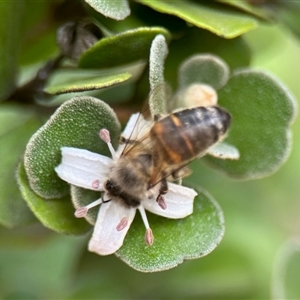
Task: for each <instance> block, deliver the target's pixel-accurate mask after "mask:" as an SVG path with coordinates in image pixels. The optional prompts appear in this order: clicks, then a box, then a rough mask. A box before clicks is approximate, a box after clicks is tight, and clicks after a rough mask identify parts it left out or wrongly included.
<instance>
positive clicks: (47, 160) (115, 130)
mask: <svg viewBox="0 0 300 300" xmlns="http://www.w3.org/2000/svg"><path fill="white" fill-rule="evenodd" d="M101 128H107V129H108V130H110V133H111V137H112V141H113V143H115V142H116V141H117V139H118V137H119V133H120V124H119V121H118V120H117V117H116V115H115V113H114V112H113V110H112V109H111V108H110V107H109V106H108V105H107V104H106V103H104V102H102V101H101V100H99V99H96V98H92V97H85V96H82V97H75V98H73V99H71V100H69V101H67V102H65V103H64V104H63V105H62V106H61V107H60V108H59V109H58V110H57V111H56V112H55V114H54V115H53V116H52V117H51V119H50V120H49V121H48V122H47V123H46V124H45V125H44V126H43V127H41V128H40V129H39V130H38V131H37V132H36V133H35V134H34V135H33V136H32V138H31V139H30V141H29V142H28V144H27V148H26V151H25V169H26V173H27V175H28V179H29V184H30V187H31V189H32V190H33V191H34V192H35V193H36V194H38V195H39V196H41V197H43V198H46V199H51V198H59V197H62V196H64V195H66V194H67V193H68V192H69V185H68V184H67V183H66V182H64V181H62V180H61V179H60V178H59V177H58V176H57V174H56V172H55V171H54V168H55V167H56V166H57V165H59V163H60V160H61V150H60V149H61V147H62V146H70V147H75V148H83V149H87V150H90V151H92V152H96V153H101V154H104V155H107V156H109V151H108V149H107V145H106V144H105V143H104V142H103V141H102V140H100V138H99V136H98V133H99V130H100V129H101Z"/></svg>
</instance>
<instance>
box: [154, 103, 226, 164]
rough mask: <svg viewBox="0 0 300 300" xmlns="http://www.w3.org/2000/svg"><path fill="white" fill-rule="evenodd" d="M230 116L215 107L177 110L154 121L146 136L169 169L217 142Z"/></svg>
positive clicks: (223, 132)
mask: <svg viewBox="0 0 300 300" xmlns="http://www.w3.org/2000/svg"><path fill="white" fill-rule="evenodd" d="M230 120H231V116H230V114H229V113H228V112H226V111H225V110H224V109H222V108H220V107H217V106H208V107H196V108H191V109H185V110H181V111H178V112H175V113H172V114H170V115H169V116H167V117H165V118H163V119H161V120H159V121H157V122H156V123H155V124H154V125H153V127H152V128H151V131H150V135H151V138H152V139H153V140H154V141H155V147H156V150H157V151H158V152H159V153H160V155H162V156H163V160H164V161H165V162H166V163H167V164H169V165H173V164H174V165H175V164H181V163H184V162H188V161H190V160H192V159H194V158H196V157H197V156H199V155H201V154H204V152H205V151H206V150H207V149H208V148H209V147H211V146H212V145H213V144H215V143H216V142H218V141H219V140H220V139H221V138H222V137H223V136H224V135H225V134H226V132H227V130H228V128H229V125H230Z"/></svg>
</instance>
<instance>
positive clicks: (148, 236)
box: [145, 228, 154, 246]
mask: <svg viewBox="0 0 300 300" xmlns="http://www.w3.org/2000/svg"><path fill="white" fill-rule="evenodd" d="M145 242H146V244H147V245H148V246H152V245H153V243H154V235H153V233H152V230H151V228H148V229H147V230H146V233H145Z"/></svg>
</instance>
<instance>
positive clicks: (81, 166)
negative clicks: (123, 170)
mask: <svg viewBox="0 0 300 300" xmlns="http://www.w3.org/2000/svg"><path fill="white" fill-rule="evenodd" d="M61 151H62V162H61V164H60V165H59V166H57V167H56V168H55V171H56V172H57V174H58V176H59V177H60V178H61V179H63V180H65V181H67V182H69V183H71V184H74V185H76V186H79V187H83V188H86V189H90V190H98V191H99V190H101V185H99V184H97V182H98V183H101V182H103V181H105V179H106V178H107V175H108V172H109V169H110V166H111V165H112V164H113V160H112V159H110V158H109V157H106V156H103V155H100V154H97V153H93V152H90V151H88V150H84V149H78V148H72V147H62V148H61Z"/></svg>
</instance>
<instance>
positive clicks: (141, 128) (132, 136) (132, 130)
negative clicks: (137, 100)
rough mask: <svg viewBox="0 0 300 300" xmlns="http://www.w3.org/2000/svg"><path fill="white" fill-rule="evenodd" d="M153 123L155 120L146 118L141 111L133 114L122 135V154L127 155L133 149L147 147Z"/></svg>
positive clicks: (120, 149)
mask: <svg viewBox="0 0 300 300" xmlns="http://www.w3.org/2000/svg"><path fill="white" fill-rule="evenodd" d="M152 125H153V121H152V120H146V119H144V117H143V115H142V114H141V113H138V114H134V115H132V116H131V118H130V119H129V121H128V124H127V126H126V128H125V130H124V131H123V133H122V135H121V137H120V144H121V146H120V148H119V151H120V153H121V155H126V154H128V153H129V152H130V151H132V150H133V149H135V150H137V149H140V148H141V147H146V144H147V139H148V137H149V132H150V129H151V127H152ZM149 142H150V140H149V141H148V143H149Z"/></svg>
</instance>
